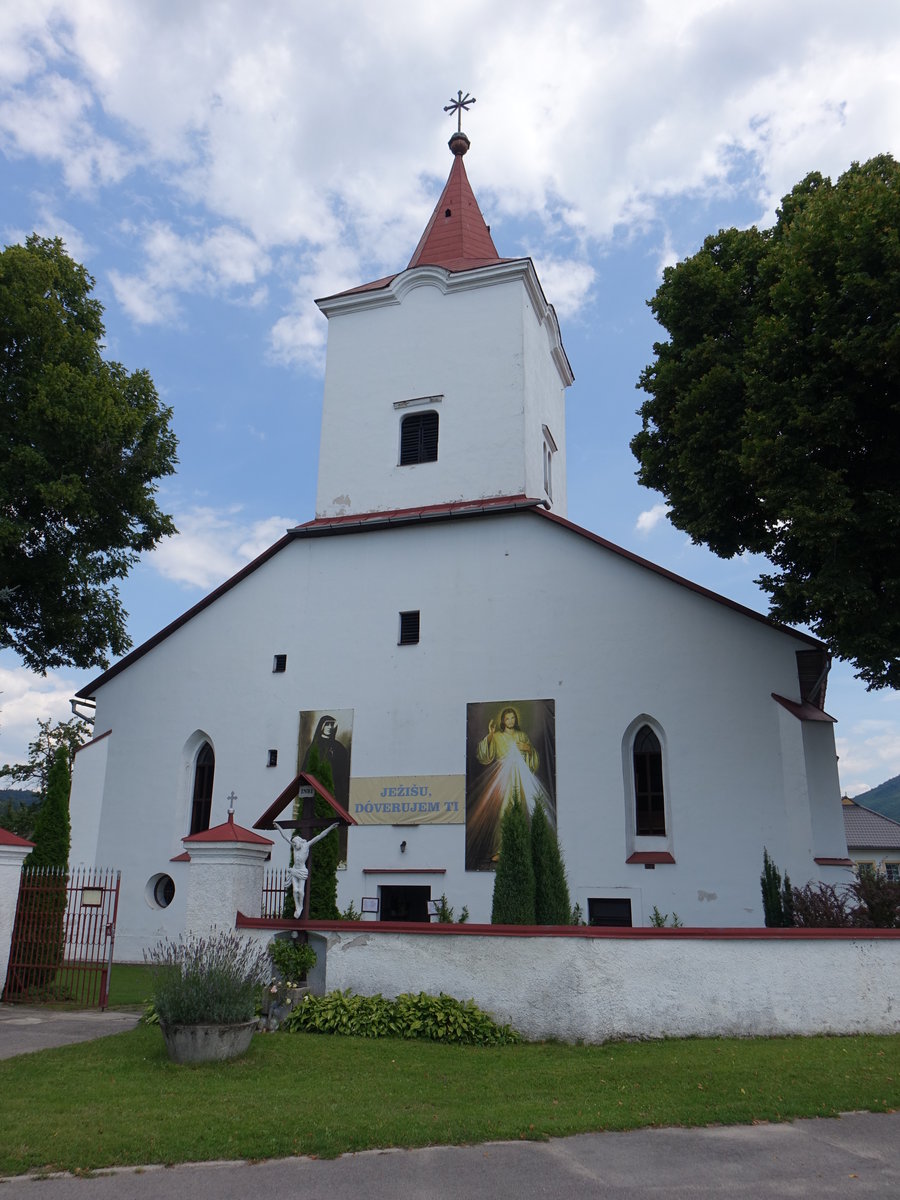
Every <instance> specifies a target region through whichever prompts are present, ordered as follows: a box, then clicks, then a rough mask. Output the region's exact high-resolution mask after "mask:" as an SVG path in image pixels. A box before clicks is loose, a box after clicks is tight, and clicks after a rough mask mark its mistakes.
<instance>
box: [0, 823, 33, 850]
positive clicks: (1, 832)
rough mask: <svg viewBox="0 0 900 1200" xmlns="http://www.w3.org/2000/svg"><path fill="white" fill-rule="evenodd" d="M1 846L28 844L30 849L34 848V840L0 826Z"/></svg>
mask: <svg viewBox="0 0 900 1200" xmlns="http://www.w3.org/2000/svg"><path fill="white" fill-rule="evenodd" d="M0 846H23V847H24V846H27V847H28V848H29V850H33V849H34V842H29V841H28V839H27V838H23V837H19V835H18V834H17V833H13V832H12V831H11V830H9V829H2V828H0Z"/></svg>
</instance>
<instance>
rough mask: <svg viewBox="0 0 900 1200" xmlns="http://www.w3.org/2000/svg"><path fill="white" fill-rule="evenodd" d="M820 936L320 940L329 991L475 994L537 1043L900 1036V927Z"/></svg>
mask: <svg viewBox="0 0 900 1200" xmlns="http://www.w3.org/2000/svg"><path fill="white" fill-rule="evenodd" d="M820 934H821V931H818V930H817V931H815V933H814V934H812V935H810V934H809V933H804V932H802V931H794V930H791V931H790V932H789V934H788V936H785V935H784V934H783V933H782V931H777V932H776V931H757V932H756V934H755V935H754V934H753V933H748V934H747V935H745V936H740V937H729V936H724V937H716V936H715V935H708V934H704V936H702V937H699V938H698V937H697V936H696V935H694V936H691V935H690V933H689V932H686V931H681V930H668V931H653V933H652V934H650V935H649V936H648V935H644V936H641V937H621V938H619V937H615V938H610V937H602V936H601V937H597V936H574V937H565V936H562V937H560V936H556V937H546V936H545V937H542V936H536V937H521V936H520V937H505V936H495V935H491V936H483V935H479V934H477V933H465V934H462V933H461V934H451V933H440V934H437V933H434V934H420V935H416V934H412V933H379V932H369V931H363V930H362V929H360V928H359V927H356V928H355V929H354V930H353V931H352V932H351V931H348V932H335V931H327V932H323V933H322V934H320V935H315V936H313V937H312V938H311V943H312V945H313V946H314V947H315V948H316V949H317V950H318V951H319V956H320V959H321V958H322V957H326V967H325V973H326V978H325V982H324V987H323V990H325V991H332V990H334V989H344V988H350V989H351V990H352V991H354V992H356V993H358V994H360V995H374V994H375V993H378V992H380V993H381V994H382V995H384V996H389V997H393V996H397V995H399V994H400V993H402V992H420V991H424V992H429V993H431V994H433V995H437V994H438V993H440V992H445V993H446V994H447V995H450V996H455V997H456V998H457V999H459V1000H467V999H469V998H471V999H474V1000H475V1002H476V1003H477V1004H478V1005H479V1007H481V1008H483V1009H485V1010H486V1011H487V1012H490V1013H491V1014H492V1015H493V1016H494V1017H495V1018H496V1019H497V1020H498V1021H500V1022H504V1023H506V1022H508V1023H510V1024H511V1025H512V1026H513V1027H514V1028H515V1029H517V1030H518V1031H519V1032H520V1033H521V1034H523V1035H524V1036H525V1037H526V1038H529V1039H533V1040H540V1039H543V1038H559V1039H561V1040H563V1041H568V1042H573V1041H578V1040H579V1039H582V1040H584V1041H586V1042H604V1041H608V1040H610V1039H614V1038H657V1037H690V1036H698V1037H719V1036H722V1037H726V1036H740V1037H743V1036H762V1037H772V1036H778V1035H791V1034H801V1035H811V1034H822V1033H829V1034H850V1033H880V1034H891V1033H898V1032H900V933H894V932H893V931H892V932H891V933H889V934H887V935H886V936H881V937H867V936H865V935H857V934H855V933H854V935H853V936H852V937H843V936H841V935H840V934H836V935H832V936H820ZM326 946H327V956H325V955H323V954H322V950H323V949H325V947H326ZM320 986H321V985H320ZM317 990H318V989H317Z"/></svg>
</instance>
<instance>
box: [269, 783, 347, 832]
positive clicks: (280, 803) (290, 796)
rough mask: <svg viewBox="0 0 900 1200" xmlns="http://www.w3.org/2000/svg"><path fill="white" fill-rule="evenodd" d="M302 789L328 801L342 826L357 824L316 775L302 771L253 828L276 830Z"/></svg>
mask: <svg viewBox="0 0 900 1200" xmlns="http://www.w3.org/2000/svg"><path fill="white" fill-rule="evenodd" d="M302 787H311V788H312V789H313V791H314V792H315V793H316V794H317V795H318V796H321V797H322V799H323V800H326V801H327V802H328V803H329V804H330V805H331V807H332V808H333V809H334V815H335V816H336V817H337V819H338V821H340V823H341V824H342V825H355V824H356V821H355V820H354V819H353V817H351V816H350V814H349V813H348V812H347V810H346V808H344V806H343V805H342V804H339V803H338V801H337V800H335V798H334V796H332V794H331V792H329V791H328V789H327V788H325V787H323V786H322V784H321V783H319V781H318V779H316V777H315V776H314V775H310V774H309V772H307V771H301V772H300V774H299V775H296V776H295V777H294V779H293V780H292V781H291V782H290V783H289V784H288V785H287V787H286V788H285V789H284V791H283V792H282V793H281V794H280V795H279V796H278V797H277V798H276V799H275V800H273V801H272V803H271V804H270V805H269V807H268V808H267V809H266V811H265V812H264V813H263V815H262V816H261V817H260V818H259V820H258V821H256V822H254V825H253V828H254V829H274V828H275V822H276V820H277V819H278V818H279V817H280V816H281V814H282V813H283V812H284V810H285V809H286V808H287V806H288V805H289V804H291V803H292V802H293V801H294V800H295V799H296V797H297V793H298V792H299V790H300V788H302Z"/></svg>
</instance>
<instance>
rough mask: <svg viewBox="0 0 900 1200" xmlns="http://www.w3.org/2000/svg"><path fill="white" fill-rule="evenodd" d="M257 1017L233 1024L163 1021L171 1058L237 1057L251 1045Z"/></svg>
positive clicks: (192, 1060)
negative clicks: (167, 1022) (172, 1022)
mask: <svg viewBox="0 0 900 1200" xmlns="http://www.w3.org/2000/svg"><path fill="white" fill-rule="evenodd" d="M257 1024H258V1022H257V1020H256V1018H255V1017H254V1018H253V1020H252V1021H240V1022H238V1023H236V1024H233V1025H163V1024H162V1022H160V1029H161V1030H162V1035H163V1038H164V1039H165V1043H166V1050H168V1052H169V1058H171V1060H172V1062H177V1063H198V1062H221V1061H222V1060H224V1059H226V1058H237V1056H238V1055H239V1054H243V1053H244V1052H245V1051H246V1050H247V1048H248V1046H249V1045H250V1039H251V1038H252V1037H253V1030H254V1029H256V1027H257Z"/></svg>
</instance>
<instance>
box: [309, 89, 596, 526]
mask: <svg viewBox="0 0 900 1200" xmlns="http://www.w3.org/2000/svg"><path fill="white" fill-rule="evenodd" d="M469 102H471V101H469ZM449 107H451V108H453V109H454V111H457V110H458V111H459V112H460V117H461V110H462V108H463V107H466V102H465V101H463V100H462V94H461V93H460V101H459V102H456V101H454V102H453V104H452V105H451V106H449ZM469 144H470V143H469V139H468V137H467V136H466V135H465V133H463V132H462V129H461V128H457V130H456V132H455V133H454V134H453V136H452V137H451V138H450V142H449V146H450V151H451V153H452V155H453V162H452V165H451V167H450V175H449V177H448V179H447V183H446V186H445V187H444V190H443V192H442V193H441V196H440V199H439V200H438V202H437V205H436V206H435V209H434V212H433V213H432V216H431V219H430V221H429V222H428V224H427V226H426V227H425V231H424V232H423V234H422V237H421V238H420V240H419V244H418V246H416V249H415V251H414V253H413V255H412V258H411V259H410V261H409V264H408V265H407V267H406V269H405V270H403V271H401V272H400V273H399V274H397V275H391V276H388V277H387V278H385V279H379V280H376V281H375V282H373V283H367V284H363V285H362V286H360V287H356V288H351V289H350V290H349V291H346V292H341V293H339V294H338V295H335V296H328V297H326V298H324V299H322V300H318V301H317V303H318V306H319V308H320V309H321V310H322V312H323V313H324V314H325V316H326V317H327V318H328V351H327V359H326V370H325V393H324V401H323V411H322V435H321V443H320V449H319V477H318V489H317V494H316V517H317V519H327V518H329V517H343V516H350V515H361V514H363V513H376V512H390V511H396V510H409V509H421V508H427V507H430V506H433V505H445V504H453V503H459V502H465V503H471V502H477V501H479V500H495V499H498V498H502V497H508V498H528V499H532V500H540V501H543V502H544V503H545V504H546V506H547V507H548V508H550V509H552V510H553V511H554V512H556V513H558V514H559V515H561V516H565V515H566V439H565V389H566V388H567V387H568V386H569V384H570V383H571V382H572V379H573V376H572V370H571V367H570V366H569V361H568V359H567V358H566V354H565V351H564V349H563V346H562V341H561V339H560V332H559V324H558V322H557V319H556V313H555V312H554V310H553V308H552V306H551V305H550V304H548V302H547V300H546V298H545V296H544V293H543V290H542V288H541V285H540V282H539V280H538V277H537V274H536V272H535V269H534V264H533V263H532V261H531V259H530V258H501V257H500V255H499V254H498V253H497V249H496V247H495V246H494V242H493V240H492V238H491V233H490V229H489V227H488V226H487V225H486V224H485V221H484V217H483V216H482V214H481V210H480V209H479V207H478V203H477V201H476V199H475V196H474V194H473V192H472V188H471V185H470V184H469V180H468V177H467V175H466V169H465V165H464V163H463V158H464V155H465V154H466V151H467V150H468V149H469Z"/></svg>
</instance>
